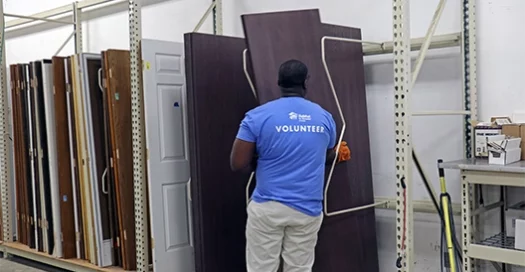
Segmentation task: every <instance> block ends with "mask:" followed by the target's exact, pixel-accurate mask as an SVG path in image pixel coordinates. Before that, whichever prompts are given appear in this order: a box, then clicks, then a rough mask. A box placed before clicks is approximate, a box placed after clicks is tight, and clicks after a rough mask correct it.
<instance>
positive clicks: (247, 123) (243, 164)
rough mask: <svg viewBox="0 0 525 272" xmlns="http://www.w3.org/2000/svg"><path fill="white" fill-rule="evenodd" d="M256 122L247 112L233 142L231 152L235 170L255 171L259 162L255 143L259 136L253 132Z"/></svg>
mask: <svg viewBox="0 0 525 272" xmlns="http://www.w3.org/2000/svg"><path fill="white" fill-rule="evenodd" d="M254 127H255V122H254V120H253V118H252V116H251V114H250V113H247V114H246V116H245V117H244V119H243V120H242V122H241V125H240V126H239V132H238V133H237V137H236V138H235V141H234V142H233V147H232V151H231V154H230V167H231V169H232V170H233V171H239V170H244V171H246V172H248V171H254V170H255V168H256V164H257V156H256V155H255V149H256V148H255V146H256V145H255V143H256V142H257V136H256V134H255V133H253V131H254Z"/></svg>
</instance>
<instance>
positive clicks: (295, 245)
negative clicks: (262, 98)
mask: <svg viewBox="0 0 525 272" xmlns="http://www.w3.org/2000/svg"><path fill="white" fill-rule="evenodd" d="M308 77H309V76H308V68H307V67H306V65H304V64H303V63H302V62H300V61H298V60H289V61H287V62H285V63H283V64H282V65H281V67H280V68H279V80H278V85H279V87H280V89H281V93H282V97H281V98H279V99H277V100H274V101H271V102H268V103H266V104H264V105H261V106H259V107H257V108H255V109H253V110H251V111H249V112H248V113H246V116H245V118H244V120H242V122H241V125H240V128H239V132H238V134H237V138H236V139H235V142H234V144H233V148H232V153H231V168H232V170H234V171H236V170H253V169H255V168H256V169H255V170H256V180H257V186H256V188H255V191H254V192H253V196H252V201H251V202H250V204H249V205H248V222H247V225H246V239H247V245H246V265H247V270H248V272H274V271H277V269H278V267H279V263H280V257H281V254H282V258H283V260H284V271H285V272H288V271H289V272H292V271H293V272H303V271H304V272H307V271H311V270H312V266H313V263H314V253H315V245H316V243H317V232H318V231H319V228H320V227H321V223H322V220H323V213H322V201H323V185H324V175H325V164H331V163H332V162H333V160H334V159H335V152H334V151H333V149H334V146H335V144H336V134H337V133H336V125H335V122H334V119H333V118H332V115H331V114H330V113H328V112H327V111H326V110H324V109H323V108H321V106H319V105H317V104H315V103H313V102H311V101H308V100H306V99H305V95H306V91H307V79H308ZM345 148H346V149H348V148H347V147H346V146H345ZM344 153H345V154H346V153H349V150H347V151H345V152H344ZM254 154H257V156H254Z"/></svg>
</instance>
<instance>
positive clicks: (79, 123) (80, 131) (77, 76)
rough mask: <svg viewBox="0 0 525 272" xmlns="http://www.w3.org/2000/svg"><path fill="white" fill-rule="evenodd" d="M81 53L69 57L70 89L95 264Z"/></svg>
mask: <svg viewBox="0 0 525 272" xmlns="http://www.w3.org/2000/svg"><path fill="white" fill-rule="evenodd" d="M81 57H82V56H81V55H75V56H73V57H72V58H71V70H72V73H71V74H72V86H73V88H72V90H73V100H74V116H75V129H76V143H77V153H78V154H77V162H78V166H79V183H80V196H81V197H80V200H81V201H80V205H81V207H82V209H81V211H82V222H83V231H84V233H83V234H84V235H83V236H84V248H85V253H86V258H87V260H89V261H90V262H91V263H93V264H96V257H95V254H96V248H95V231H94V216H93V212H94V211H93V202H92V201H93V198H92V193H93V192H92V190H91V188H92V187H91V182H92V180H91V177H90V174H89V173H90V167H91V166H90V163H89V161H88V158H89V154H88V138H87V137H88V131H87V127H86V114H85V108H84V107H86V104H85V98H84V96H83V91H82V78H81V75H82V74H81V71H80V58H81Z"/></svg>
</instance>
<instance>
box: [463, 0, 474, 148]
mask: <svg viewBox="0 0 525 272" xmlns="http://www.w3.org/2000/svg"><path fill="white" fill-rule="evenodd" d="M461 24H462V32H461V36H462V37H461V53H462V54H461V55H462V58H463V94H464V107H465V110H466V111H470V114H469V115H466V116H465V124H464V125H465V128H464V129H465V135H464V136H465V156H466V158H472V157H473V152H474V144H473V139H474V137H473V129H472V125H471V121H472V120H478V84H477V57H476V0H462V7H461Z"/></svg>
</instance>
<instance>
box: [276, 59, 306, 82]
mask: <svg viewBox="0 0 525 272" xmlns="http://www.w3.org/2000/svg"><path fill="white" fill-rule="evenodd" d="M307 77H308V67H306V65H305V64H304V63H302V62H300V61H298V60H295V59H291V60H288V61H285V62H284V63H283V64H281V67H279V81H278V85H279V86H280V87H281V88H294V87H303V88H304V86H305V81H306V79H307Z"/></svg>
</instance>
